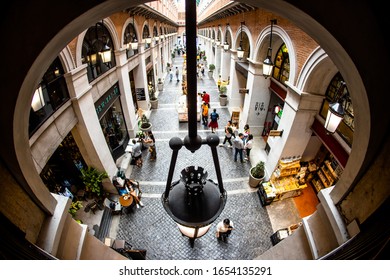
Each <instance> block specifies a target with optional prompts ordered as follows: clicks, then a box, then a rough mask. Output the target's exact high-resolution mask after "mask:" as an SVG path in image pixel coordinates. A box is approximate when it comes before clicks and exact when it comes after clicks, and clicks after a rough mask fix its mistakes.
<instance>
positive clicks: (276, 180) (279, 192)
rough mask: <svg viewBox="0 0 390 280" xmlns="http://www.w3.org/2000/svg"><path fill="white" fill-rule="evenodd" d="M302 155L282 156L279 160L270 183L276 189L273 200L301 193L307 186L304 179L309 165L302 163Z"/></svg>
mask: <svg viewBox="0 0 390 280" xmlns="http://www.w3.org/2000/svg"><path fill="white" fill-rule="evenodd" d="M300 159H301V158H300V157H290V158H282V159H280V160H279V162H278V165H277V167H276V169H275V171H274V172H273V173H272V175H271V178H270V181H269V183H270V184H271V186H272V187H273V188H274V189H275V193H276V195H275V197H274V199H273V201H277V200H282V199H285V198H289V197H294V196H298V195H301V193H302V189H304V188H306V187H307V185H306V181H305V180H304V178H305V174H306V170H307V167H302V168H301V165H300Z"/></svg>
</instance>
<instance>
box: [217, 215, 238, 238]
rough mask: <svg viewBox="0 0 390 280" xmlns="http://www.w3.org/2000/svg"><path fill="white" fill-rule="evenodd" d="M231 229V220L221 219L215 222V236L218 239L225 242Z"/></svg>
mask: <svg viewBox="0 0 390 280" xmlns="http://www.w3.org/2000/svg"><path fill="white" fill-rule="evenodd" d="M233 229H234V227H233V222H232V221H230V219H224V220H223V221H221V222H219V223H218V224H217V232H216V236H217V238H218V240H222V241H224V242H226V240H227V238H228V237H229V235H230V234H231V233H232V230H233Z"/></svg>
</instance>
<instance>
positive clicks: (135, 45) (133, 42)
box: [129, 15, 138, 51]
mask: <svg viewBox="0 0 390 280" xmlns="http://www.w3.org/2000/svg"><path fill="white" fill-rule="evenodd" d="M133 29H134V34H133V40H132V41H131V43H130V44H129V45H130V46H131V49H132V50H133V51H135V50H138V41H137V35H136V32H135V24H134V15H133Z"/></svg>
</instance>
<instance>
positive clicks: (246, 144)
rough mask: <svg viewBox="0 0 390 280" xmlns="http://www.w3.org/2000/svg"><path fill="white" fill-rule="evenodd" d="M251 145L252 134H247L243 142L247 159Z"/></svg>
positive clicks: (246, 158)
mask: <svg viewBox="0 0 390 280" xmlns="http://www.w3.org/2000/svg"><path fill="white" fill-rule="evenodd" d="M252 147H253V134H249V135H248V138H247V140H246V142H245V144H244V151H245V158H244V159H245V160H249V155H250V153H251V150H252Z"/></svg>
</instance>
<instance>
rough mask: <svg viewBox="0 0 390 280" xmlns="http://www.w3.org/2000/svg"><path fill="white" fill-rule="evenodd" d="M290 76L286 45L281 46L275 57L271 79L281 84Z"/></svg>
mask: <svg viewBox="0 0 390 280" xmlns="http://www.w3.org/2000/svg"><path fill="white" fill-rule="evenodd" d="M289 76H290V59H289V55H288V49H287V46H286V44H283V45H282V46H281V47H280V48H279V50H278V52H277V53H276V56H275V61H274V69H273V72H272V77H273V78H274V79H276V80H278V81H279V82H281V83H282V84H284V82H286V81H288V78H289Z"/></svg>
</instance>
